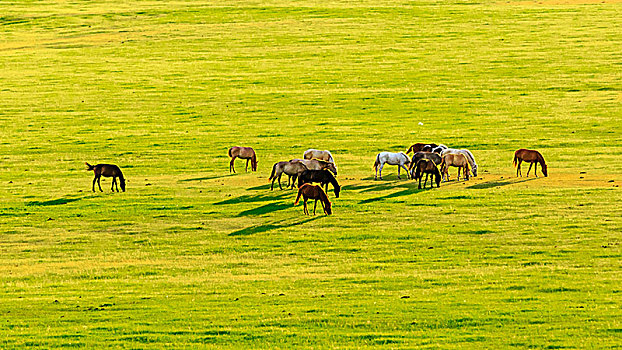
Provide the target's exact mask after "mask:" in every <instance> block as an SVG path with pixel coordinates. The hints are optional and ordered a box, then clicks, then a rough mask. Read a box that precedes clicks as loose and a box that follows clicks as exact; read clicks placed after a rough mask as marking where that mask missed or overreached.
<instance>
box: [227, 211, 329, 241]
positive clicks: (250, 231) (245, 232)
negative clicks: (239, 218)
mask: <svg viewBox="0 0 622 350" xmlns="http://www.w3.org/2000/svg"><path fill="white" fill-rule="evenodd" d="M321 217H322V216H316V217H312V218H307V219H294V220H290V221H285V222H283V221H272V222H268V223H265V224H262V225H255V226H251V227H247V228H243V229H241V230H237V231H233V232H231V233H230V234H229V236H231V237H233V236H250V235H254V234H256V233H263V232H268V231H272V230H276V229H279V228H288V227H293V226H299V225H303V224H306V223H307V222H311V221H314V220H317V219H319V218H321Z"/></svg>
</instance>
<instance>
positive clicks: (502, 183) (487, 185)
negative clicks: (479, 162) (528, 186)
mask: <svg viewBox="0 0 622 350" xmlns="http://www.w3.org/2000/svg"><path fill="white" fill-rule="evenodd" d="M535 179H536V178H535V177H534V178H531V179H521V180H518V181H512V180H507V181H506V180H491V181H486V182H482V183H479V184H477V185H472V186H467V187H466V188H470V189H474V190H482V189H487V188H493V187H501V186H507V185H512V184H518V183H521V182H527V181H532V180H535Z"/></svg>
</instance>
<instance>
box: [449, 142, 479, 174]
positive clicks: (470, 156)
mask: <svg viewBox="0 0 622 350" xmlns="http://www.w3.org/2000/svg"><path fill="white" fill-rule="evenodd" d="M447 153H462V154H464V156H465V157H467V160H468V161H469V165H470V166H471V172H472V173H473V176H477V163H476V162H475V157H473V153H471V151H469V150H468V149H456V148H446V149H445V150H443V151H442V152H441V155H445V154H447Z"/></svg>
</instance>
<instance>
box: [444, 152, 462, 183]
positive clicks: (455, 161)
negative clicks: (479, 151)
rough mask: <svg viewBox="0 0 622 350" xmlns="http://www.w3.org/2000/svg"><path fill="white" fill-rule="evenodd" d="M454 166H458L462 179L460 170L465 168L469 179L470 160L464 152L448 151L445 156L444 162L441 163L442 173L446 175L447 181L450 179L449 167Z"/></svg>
mask: <svg viewBox="0 0 622 350" xmlns="http://www.w3.org/2000/svg"><path fill="white" fill-rule="evenodd" d="M450 166H454V167H457V168H458V180H460V170H464V178H465V179H466V180H468V179H469V160H468V159H467V157H466V156H465V155H464V154H462V153H447V154H445V155H444V156H443V162H442V163H441V173H442V174H443V176H444V177H445V179H446V181H449V167H450Z"/></svg>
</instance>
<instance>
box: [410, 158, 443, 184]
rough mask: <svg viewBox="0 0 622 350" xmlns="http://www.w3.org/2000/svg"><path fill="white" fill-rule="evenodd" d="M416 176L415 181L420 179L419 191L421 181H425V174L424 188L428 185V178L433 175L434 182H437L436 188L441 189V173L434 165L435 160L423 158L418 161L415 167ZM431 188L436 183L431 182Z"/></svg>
mask: <svg viewBox="0 0 622 350" xmlns="http://www.w3.org/2000/svg"><path fill="white" fill-rule="evenodd" d="M414 169H415V176H414V177H413V178H414V179H415V180H416V179H419V189H421V179H423V174H425V182H424V183H423V188H425V185H426V184H427V183H428V176H430V174H432V176H433V177H434V181H435V182H436V187H441V172H440V171H439V170H438V166H436V164H435V163H434V161H433V160H431V159H427V158H422V159H419V161H417V164H416V165H415V166H414ZM430 187H434V182H432V180H430Z"/></svg>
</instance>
